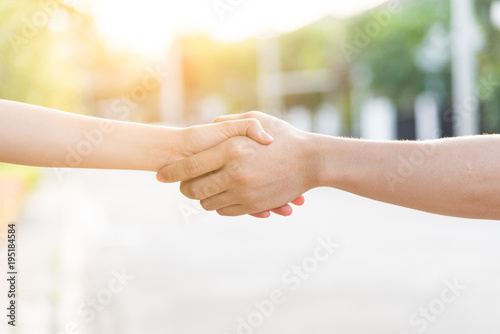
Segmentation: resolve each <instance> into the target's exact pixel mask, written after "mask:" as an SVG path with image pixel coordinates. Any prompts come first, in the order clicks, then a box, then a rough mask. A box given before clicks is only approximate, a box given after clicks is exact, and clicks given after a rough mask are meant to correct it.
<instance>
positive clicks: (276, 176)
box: [160, 112, 500, 219]
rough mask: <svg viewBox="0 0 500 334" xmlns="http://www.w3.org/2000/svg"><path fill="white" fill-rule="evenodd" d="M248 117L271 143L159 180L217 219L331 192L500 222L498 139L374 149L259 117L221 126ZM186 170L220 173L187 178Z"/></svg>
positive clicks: (178, 167)
mask: <svg viewBox="0 0 500 334" xmlns="http://www.w3.org/2000/svg"><path fill="white" fill-rule="evenodd" d="M245 117H256V118H258V119H259V120H260V121H261V123H262V124H263V125H264V127H265V128H266V130H267V131H269V132H270V133H271V134H272V135H273V136H274V137H275V141H274V143H273V144H271V145H269V146H267V147H258V146H256V145H254V143H252V142H251V141H249V140H247V139H245V138H233V139H230V140H228V141H227V142H225V143H222V144H220V145H218V146H216V147H214V148H212V149H211V150H209V151H207V152H203V153H200V154H197V155H195V156H193V157H190V158H188V159H186V160H184V161H181V162H178V163H176V164H173V165H171V166H168V167H166V168H164V169H163V170H162V171H161V172H160V173H162V174H163V175H164V176H165V178H166V180H167V181H170V182H173V181H178V180H182V181H184V182H182V183H181V191H183V193H184V194H185V195H186V196H188V197H190V198H195V199H200V200H201V204H202V205H203V207H204V208H205V209H207V210H217V211H218V212H219V213H220V214H222V215H239V214H243V213H248V212H260V211H262V210H265V209H267V208H269V206H271V207H275V206H279V205H282V203H286V202H289V201H291V200H292V199H293V198H295V197H296V195H297V194H301V193H304V192H306V191H307V190H309V189H311V188H314V187H320V186H329V187H335V188H338V189H342V190H345V191H348V192H351V193H354V194H358V195H361V196H364V197H368V198H372V199H375V200H379V201H383V202H387V203H392V204H396V205H400V206H405V207H409V208H413V209H418V210H423V211H427V212H432V213H438V214H443V215H450V216H459V217H466V218H482V219H500V170H499V168H498V167H499V166H500V136H497V135H487V136H473V137H461V138H450V139H440V140H435V141H423V142H417V141H392V142H376V141H368V140H360V139H346V138H335V137H327V136H321V135H316V134H310V133H304V132H301V131H299V130H297V129H295V128H293V127H291V126H289V125H287V124H286V123H284V122H282V121H280V120H277V119H276V118H273V117H270V116H268V115H265V114H261V113H256V112H252V113H247V114H244V115H237V116H227V117H221V118H220V119H218V121H227V120H234V119H240V118H245ZM224 152H226V153H224ZM227 152H233V153H232V154H228V153H227ZM186 164H194V165H198V164H203V165H204V166H206V169H208V168H210V166H212V167H213V169H217V170H218V171H217V172H216V173H213V174H209V175H208V174H207V175H202V174H204V173H202V172H205V173H206V172H208V171H205V170H203V168H201V169H200V170H199V171H198V173H197V174H196V175H194V174H189V173H186V171H185V169H184V170H183V167H182V166H183V165H184V166H185V165H186ZM200 175H201V176H200ZM266 206H267V207H266Z"/></svg>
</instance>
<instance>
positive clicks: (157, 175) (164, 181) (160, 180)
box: [156, 174, 167, 183]
mask: <svg viewBox="0 0 500 334" xmlns="http://www.w3.org/2000/svg"><path fill="white" fill-rule="evenodd" d="M156 179H157V180H158V182H161V183H167V180H165V178H164V177H163V175H161V174H156Z"/></svg>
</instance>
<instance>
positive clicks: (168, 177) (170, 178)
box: [160, 167, 179, 182]
mask: <svg viewBox="0 0 500 334" xmlns="http://www.w3.org/2000/svg"><path fill="white" fill-rule="evenodd" d="M160 174H161V176H163V178H164V179H165V182H177V181H179V180H178V178H176V177H175V175H174V173H173V172H172V170H171V168H168V167H167V168H164V169H162V170H161V171H160Z"/></svg>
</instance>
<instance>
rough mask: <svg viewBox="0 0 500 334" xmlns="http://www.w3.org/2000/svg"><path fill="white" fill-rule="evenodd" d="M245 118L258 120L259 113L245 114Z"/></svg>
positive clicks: (250, 112)
mask: <svg viewBox="0 0 500 334" xmlns="http://www.w3.org/2000/svg"><path fill="white" fill-rule="evenodd" d="M245 116H247V117H252V118H257V117H258V116H259V112H258V111H254V110H253V111H249V112H247V113H246V114H245Z"/></svg>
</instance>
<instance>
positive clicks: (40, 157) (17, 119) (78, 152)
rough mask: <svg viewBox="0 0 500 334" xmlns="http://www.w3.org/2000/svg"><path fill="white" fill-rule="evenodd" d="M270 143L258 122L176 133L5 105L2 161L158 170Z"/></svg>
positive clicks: (1, 107) (0, 103) (1, 103)
mask: <svg viewBox="0 0 500 334" xmlns="http://www.w3.org/2000/svg"><path fill="white" fill-rule="evenodd" d="M245 135H248V136H249V137H251V138H252V139H255V140H258V141H259V142H260V143H262V144H269V143H270V142H271V141H272V138H270V137H266V136H265V133H264V132H263V128H262V126H261V125H260V123H259V122H258V121H257V120H255V119H249V120H246V121H244V122H241V121H239V122H233V123H232V124H228V125H227V126H224V125H222V126H213V125H204V126H197V127H191V128H187V129H175V128H168V127H162V126H152V125H144V124H137V123H129V122H119V121H112V120H104V119H99V118H94V117H86V116H80V115H73V114H70V113H65V112H61V111H58V110H52V109H48V108H43V107H37V106H32V105H28V104H23V103H17V102H12V101H5V100H0V162H7V163H13V164H22V165H30V166H42V167H78V168H106V169H132V170H148V171H158V170H159V169H160V168H161V167H163V166H165V165H166V164H169V163H172V162H174V161H177V160H180V159H182V158H184V157H186V156H189V155H192V154H194V153H197V152H200V151H203V150H206V149H208V148H211V147H213V146H215V145H216V144H218V143H220V142H222V141H224V140H225V139H227V138H229V137H233V136H245Z"/></svg>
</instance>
